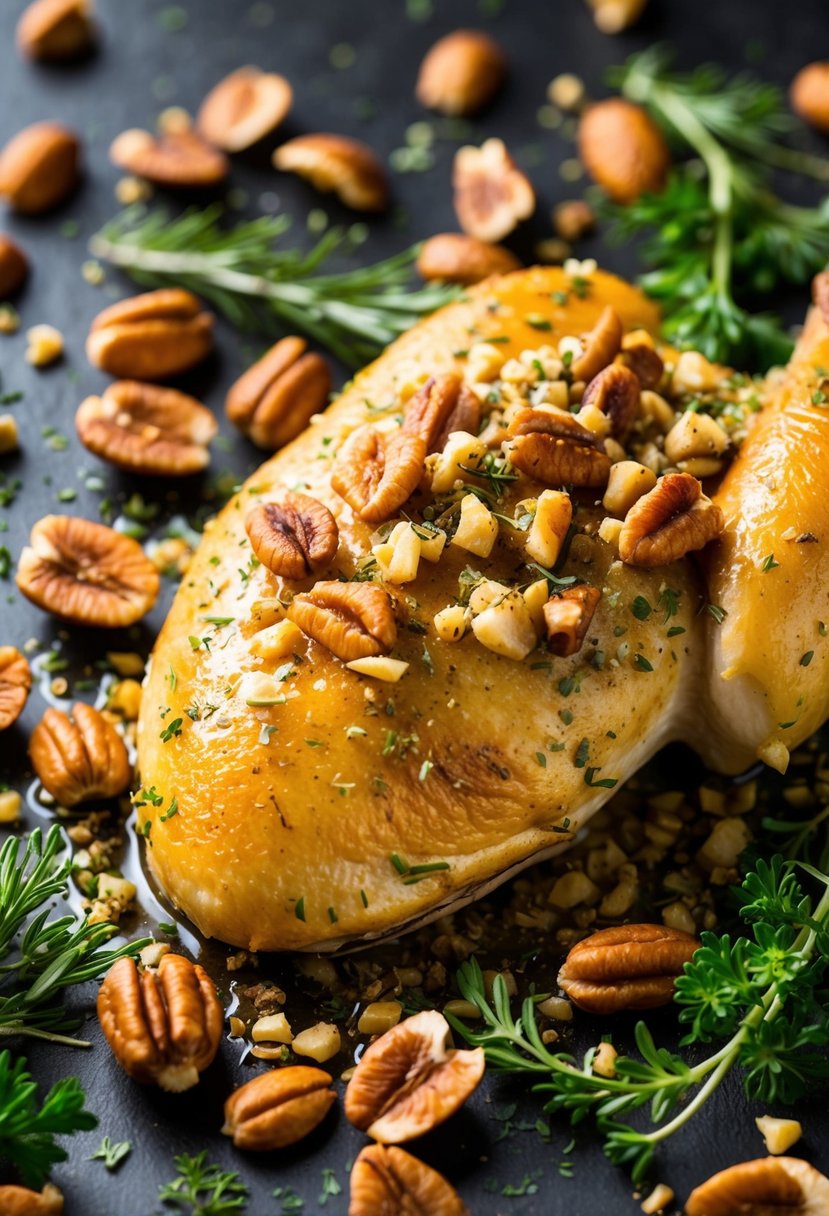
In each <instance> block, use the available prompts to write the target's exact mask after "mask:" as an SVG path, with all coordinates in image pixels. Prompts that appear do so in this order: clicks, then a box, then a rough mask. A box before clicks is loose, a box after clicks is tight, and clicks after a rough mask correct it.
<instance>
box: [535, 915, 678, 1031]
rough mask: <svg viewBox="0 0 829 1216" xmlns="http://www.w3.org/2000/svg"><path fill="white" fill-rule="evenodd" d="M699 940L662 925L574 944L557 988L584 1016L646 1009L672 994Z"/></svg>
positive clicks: (602, 933) (628, 928) (605, 933)
mask: <svg viewBox="0 0 829 1216" xmlns="http://www.w3.org/2000/svg"><path fill="white" fill-rule="evenodd" d="M698 945H699V942H698V941H697V940H696V938H694V937H692V936H691V935H690V934H688V933H681V932H680V931H679V930H677V929H668V928H666V927H665V926H663V925H619V926H618V927H614V928H612V929H601V930H599V932H598V933H594V934H593V935H592V936H591V937H588V938H586V939H585V940H584V941H581V942H578V943H577V944H576V945H575V946H574V947H573V948H572V950H571V951H570V953H569V954H568V955H567V958H566V959H565V961H564V964H563V966H562V968H561V970H560V971H559V973H558V983H559V987H560V988H562V989H563V990H564V991H565V992H566V993H567V995H568V996H569V997H570V999H571V1000H572V1001H573V1002H574V1004H576V1005H578V1007H579V1008H580V1009H584V1010H586V1011H587V1012H588V1013H599V1014H608V1013H616V1012H618V1011H620V1010H622V1009H652V1008H654V1006H656V1005H665V1004H667V1003H668V1001H670V999H671V996H672V995H673V988H674V981H675V979H676V977H677V976H678V975H679V974H680V972H681V971H682V968H683V966H684V964H685V963H686V962H688V961H689V959H690V958H691V957H692V955H693V954H694V951H695V950H696V949H697V947H698Z"/></svg>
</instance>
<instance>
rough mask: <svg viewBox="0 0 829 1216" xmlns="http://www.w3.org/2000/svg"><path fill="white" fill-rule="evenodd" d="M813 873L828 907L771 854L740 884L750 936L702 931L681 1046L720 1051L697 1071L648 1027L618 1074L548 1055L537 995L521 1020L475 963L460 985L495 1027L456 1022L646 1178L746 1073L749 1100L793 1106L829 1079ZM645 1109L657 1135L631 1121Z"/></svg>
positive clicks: (822, 928) (685, 992)
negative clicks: (662, 1149) (588, 1124)
mask: <svg viewBox="0 0 829 1216" xmlns="http://www.w3.org/2000/svg"><path fill="white" fill-rule="evenodd" d="M801 868H802V869H804V870H806V871H807V872H808V874H809V875H810V876H811V877H812V879H813V880H814V881H815V883H816V884H817V885H818V886H819V887H822V888H823V891H822V893H821V895H820V897H819V899H817V902H815V901H814V900H813V899H812V898H811V897H810V896H809V895H808V894H807V893H806V892H805V891H804V890H803V888H802V886H801V885H800V882H799V881H798V879H797V877H796V875H795V870H794V864H793V863H791V862H788V861H785V860H784V859H783V858H782V857H781V856H780V855H776V856H775V857H774V858H773V859H772V861H771V862H770V863H768V862H765V861H763V860H762V859H761V860H758V861H757V863H756V865H755V867H754V869H753V870H752V871H751V872H750V873H749V874H747V875H746V878H745V880H744V882H743V884H742V887H741V888H740V889H739V902H740V915H741V917H742V919H743V921H744V922H745V923H746V926H747V927H748V934H747V936H745V937H740V936H738V937H736V938H732V937H731V936H730V935H724V936H722V937H717V936H716V935H715V934H713V933H703V934H702V939H701V940H702V944H701V947H700V949H699V950H698V951H697V952H696V954H695V955H694V957H693V959H692V960H691V962H690V963H688V964H686V966H685V970H684V974H683V975H682V976H681V977H680V978H679V980H678V981H677V985H676V997H675V999H676V1001H677V1003H678V1004H679V1006H680V1015H679V1016H680V1021H681V1022H682V1023H683V1024H684V1025H686V1026H687V1027H688V1030H687V1033H686V1034H685V1036H684V1038H683V1039H682V1043H681V1046H682V1047H688V1046H691V1045H693V1044H699V1043H705V1044H709V1043H710V1044H719V1046H718V1047H717V1048H716V1050H714V1051H712V1052H711V1054H709V1055H707V1056H706V1057H705V1058H703V1059H702V1060H698V1061H697V1062H696V1063H694V1064H691V1063H689V1062H688V1061H686V1059H685V1058H684V1057H683V1056H682V1055H679V1054H676V1053H673V1052H670V1051H668V1050H666V1049H665V1048H664V1047H658V1046H657V1045H656V1043H655V1042H654V1039H653V1036H652V1035H651V1032H650V1030H649V1029H648V1027H647V1025H646V1024H645V1023H644V1022H639V1023H638V1024H637V1026H636V1030H635V1035H634V1037H635V1042H636V1048H637V1051H638V1053H639V1055H638V1058H634V1057H630V1056H620V1057H619V1058H618V1059H617V1060H616V1076H615V1077H613V1078H607V1077H603V1076H599V1075H598V1074H594V1073H593V1072H592V1067H591V1066H592V1060H593V1055H594V1052H595V1049H591V1050H590V1051H588V1052H587V1053H586V1054H585V1056H584V1058H583V1059H582V1061H581V1062H579V1061H578V1060H576V1059H575V1058H574V1057H573V1056H571V1055H568V1054H566V1053H564V1052H551V1051H549V1050H548V1049H547V1047H546V1046H545V1045H544V1043H543V1041H542V1038H541V1031H540V1029H539V1025H538V1021H537V1017H536V1000H535V999H534V998H533V997H528V998H527V999H526V1000H525V1001H524V1003H523V1006H522V1009H521V1013H520V1016H519V1017H517V1018H515V1017H513V1014H512V1011H511V1009H510V999H509V995H508V993H507V989H506V985H505V983H504V981H503V979H502V978H501V977H500V976H498V977H496V979H495V982H494V984H493V990H492V1000H491V1001H490V1000H488V998H487V995H486V988H485V984H484V978H483V975H482V973H481V970H480V967H479V966H478V963H477V961H476V960H475V959H471V960H470V961H469V962H467V963H465V964H464V965H463V966H462V967H461V969H460V971H459V973H458V988H459V989H460V992H461V995H462V996H463V997H464V999H466V1000H468V1001H471V1002H472V1003H473V1004H474V1005H475V1006H476V1007H477V1009H478V1010H479V1012H480V1014H481V1017H482V1019H483V1022H484V1026H483V1029H470V1028H469V1027H467V1026H465V1025H464V1024H463V1023H462V1022H460V1021H459V1020H458V1019H457V1018H452V1017H450V1021H451V1022H452V1025H453V1027H454V1028H455V1030H456V1031H457V1032H458V1033H459V1034H460V1035H462V1036H463V1037H464V1038H465V1039H466V1040H467V1041H468V1042H470V1043H473V1044H475V1045H480V1046H482V1047H483V1048H484V1051H485V1053H486V1058H487V1063H488V1064H489V1065H490V1066H491V1067H493V1068H495V1069H501V1070H504V1071H508V1072H520V1073H524V1074H526V1075H528V1076H530V1077H533V1078H534V1079H535V1084H534V1086H533V1089H534V1091H535V1092H536V1093H539V1094H541V1095H543V1096H544V1097H545V1098H546V1105H545V1108H544V1109H545V1110H546V1111H547V1112H548V1113H553V1112H556V1111H566V1112H568V1113H569V1115H570V1118H571V1120H572V1122H573V1123H578V1122H580V1121H581V1120H583V1119H585V1118H587V1117H589V1116H592V1117H593V1119H594V1120H595V1122H596V1125H597V1127H598V1129H599V1131H600V1133H601V1135H602V1138H603V1142H604V1149H605V1152H606V1154H607V1156H608V1157H609V1158H610V1159H611V1160H612V1161H613V1162H615V1163H616V1164H618V1165H625V1166H627V1167H628V1168H630V1170H631V1172H632V1175H633V1178H634V1180H635V1181H636V1182H637V1183H638V1182H640V1181H641V1180H642V1179H643V1177H644V1176H645V1175H646V1174H647V1172H648V1169H649V1166H650V1164H651V1160H652V1158H653V1154H654V1151H655V1149H656V1148H657V1146H658V1145H659V1144H660V1143H661V1142H662V1141H664V1140H667V1139H668V1138H669V1137H670V1136H672V1135H674V1134H675V1133H676V1132H678V1131H679V1130H680V1129H681V1128H682V1127H683V1126H684V1125H685V1124H686V1123H688V1122H689V1120H691V1119H692V1118H693V1117H694V1116H695V1115H696V1114H697V1113H698V1111H699V1110H701V1109H702V1107H704V1105H705V1103H706V1102H707V1101H708V1099H709V1098H710V1097H711V1095H712V1094H713V1093H714V1091H715V1090H716V1089H717V1088H718V1087H719V1085H720V1084H721V1083H722V1081H723V1080H724V1078H725V1077H726V1076H727V1075H728V1074H729V1073H730V1072H731V1070H732V1069H734V1068H735V1067H738V1068H740V1069H741V1071H742V1076H743V1081H744V1085H745V1088H746V1091H747V1093H748V1095H749V1096H750V1097H752V1098H758V1099H763V1100H766V1101H769V1102H782V1103H791V1102H793V1101H795V1100H796V1099H797V1098H799V1097H800V1096H801V1095H802V1094H803V1093H804V1092H805V1091H806V1089H807V1087H808V1086H809V1084H810V1083H811V1082H813V1081H815V1080H820V1079H823V1078H826V1077H827V1076H829V1059H827V1054H826V1047H827V1045H829V1018H827V1016H826V1009H825V1008H823V1007H822V1006H821V1004H820V996H819V989H820V984H821V982H822V980H823V978H824V976H825V974H826V971H827V967H829V874H825V873H822V872H821V871H819V870H816V869H814V868H813V867H812V866H809V865H806V864H803V863H801ZM447 1016H449V1015H447ZM644 1108H647V1112H648V1116H649V1119H650V1124H651V1126H650V1128H648V1127H647V1126H645V1127H644V1128H642V1127H639V1126H633V1125H631V1124H630V1123H628V1122H626V1120H627V1118H628V1117H629V1116H631V1115H634V1114H635V1113H636V1112H638V1111H641V1110H643V1109H644Z"/></svg>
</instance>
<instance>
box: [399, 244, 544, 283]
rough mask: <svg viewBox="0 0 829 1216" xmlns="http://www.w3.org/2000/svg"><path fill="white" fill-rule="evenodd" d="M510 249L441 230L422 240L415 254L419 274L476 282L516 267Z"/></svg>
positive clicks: (442, 280)
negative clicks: (416, 255) (426, 239)
mask: <svg viewBox="0 0 829 1216" xmlns="http://www.w3.org/2000/svg"><path fill="white" fill-rule="evenodd" d="M520 268H521V263H520V262H519V260H518V258H517V257H516V256H515V254H514V253H510V251H509V249H504V247H503V246H502V245H490V244H488V243H487V242H486V241H479V240H477V239H476V238H475V237H474V236H466V235H464V234H463V233H461V232H442V233H440V234H439V235H438V236H432V237H430V238H429V240H428V241H424V243H423V245H422V246H421V249H420V253H419V254H418V258H417V269H418V272H419V273H420V275H421V276H422V278H424V279H426V280H427V281H430V280H432V279H439V280H440V281H441V282H444V283H462V284H463V285H464V286H467V285H469V284H471V283H480V282H481V280H482V279H488V278H489V276H490V275H492V274H509V273H510V271H512V270H520Z"/></svg>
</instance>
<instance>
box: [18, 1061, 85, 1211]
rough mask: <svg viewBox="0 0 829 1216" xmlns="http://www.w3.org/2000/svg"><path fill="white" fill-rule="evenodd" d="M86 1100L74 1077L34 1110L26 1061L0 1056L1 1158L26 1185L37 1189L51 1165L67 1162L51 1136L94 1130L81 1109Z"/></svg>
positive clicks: (57, 1086) (54, 1088)
mask: <svg viewBox="0 0 829 1216" xmlns="http://www.w3.org/2000/svg"><path fill="white" fill-rule="evenodd" d="M85 1101H86V1097H85V1095H84V1092H83V1090H82V1089H81V1083H80V1081H79V1080H78V1079H77V1077H64V1078H63V1079H62V1080H60V1081H58V1082H56V1084H55V1085H53V1086H52V1088H51V1089H50V1090H49V1092H48V1094H47V1095H46V1097H45V1098H44V1099H43V1102H42V1104H41V1105H40V1106H38V1104H37V1086H36V1085H35V1083H34V1081H33V1080H32V1078H31V1076H30V1075H29V1073H28V1071H27V1068H26V1061H25V1060H22V1059H18V1060H14V1061H13V1060H12V1057H11V1055H10V1053H9V1052H8V1051H2V1052H0V1157H2V1158H3V1160H4V1161H9V1162H11V1163H12V1165H14V1166H15V1167H16V1168H17V1171H18V1173H19V1174H20V1177H21V1179H22V1181H23V1182H24V1183H25V1184H26V1186H32V1187H40V1186H42V1184H43V1181H44V1179H45V1178H46V1177H47V1175H48V1174H49V1171H50V1170H51V1168H52V1166H53V1165H56V1164H57V1163H58V1162H59V1161H65V1160H66V1158H67V1154H66V1152H65V1150H64V1149H63V1148H61V1147H60V1145H59V1144H56V1143H55V1136H65V1135H68V1134H69V1133H71V1132H81V1131H91V1129H92V1128H93V1127H95V1125H96V1124H97V1119H96V1118H95V1116H94V1115H93V1114H91V1113H90V1111H88V1110H86V1109H85V1108H84V1103H85Z"/></svg>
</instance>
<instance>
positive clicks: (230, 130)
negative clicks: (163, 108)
mask: <svg viewBox="0 0 829 1216" xmlns="http://www.w3.org/2000/svg"><path fill="white" fill-rule="evenodd" d="M293 100H294V91H293V89H292V88H291V86H290V85H289V84H288V81H287V80H286V79H285V77H284V76H277V75H276V73H275V72H263V71H262V70H261V68H255V67H245V68H237V70H236V71H235V72H231V73H230V75H229V76H225V78H224V80H220V81H219V83H218V84H217V85H215V86H214V87H213V88H212V89H211V90H210V92H209V93H208V94H207V96H206V97H205V99H204V101H203V102H202V103H201V106H200V108H199V112H198V114H197V116H196V127H197V129H198V131H199V132H200V134H201V135H203V136H204V138H205V139H206V140H207V141H208V143H211V144H213V146H214V147H215V148H222V149H223V151H225V152H242V151H244V149H245V148H250V147H252V146H253V144H256V143H259V140H260V139H264V138H265V136H266V135H270V133H271V132H272V131H275V130H276V128H277V127H278V126H280V124H281V123H282V122H284V120H285V118H286V117H287V116H288V111H289V110H290V108H291V105H292V104H293Z"/></svg>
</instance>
